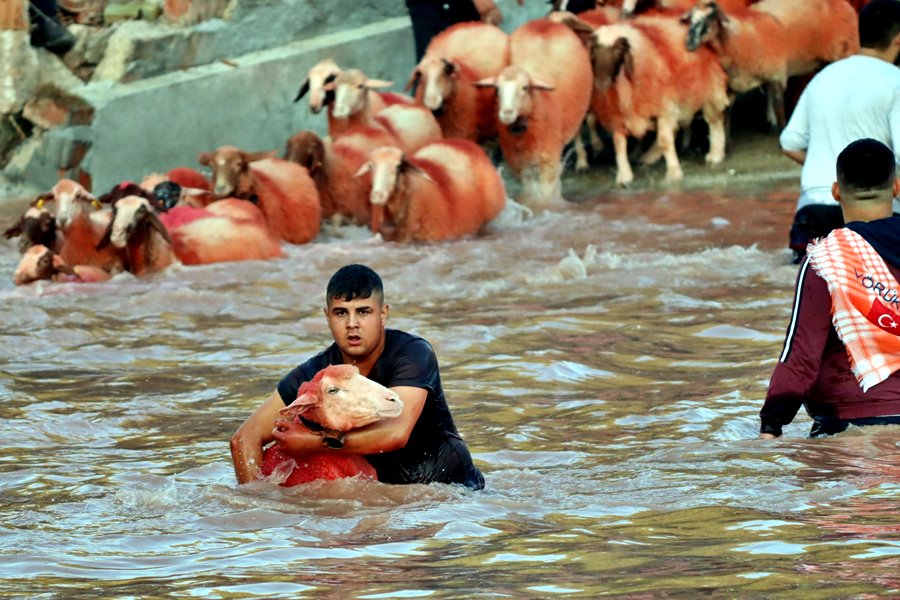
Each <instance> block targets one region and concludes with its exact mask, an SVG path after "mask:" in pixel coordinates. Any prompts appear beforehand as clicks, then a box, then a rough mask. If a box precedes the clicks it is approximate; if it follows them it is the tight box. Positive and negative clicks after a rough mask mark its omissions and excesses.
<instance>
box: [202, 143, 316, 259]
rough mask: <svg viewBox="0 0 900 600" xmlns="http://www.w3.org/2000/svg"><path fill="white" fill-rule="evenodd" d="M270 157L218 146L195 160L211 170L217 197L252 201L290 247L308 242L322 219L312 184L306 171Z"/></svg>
mask: <svg viewBox="0 0 900 600" xmlns="http://www.w3.org/2000/svg"><path fill="white" fill-rule="evenodd" d="M271 155H272V153H271V152H256V153H251V152H244V151H243V150H240V149H239V148H236V147H234V146H222V147H220V148H219V149H217V150H216V151H215V152H212V153H209V152H201V153H200V155H199V156H198V157H197V160H198V161H199V162H200V164H203V165H207V166H209V167H210V168H211V169H212V184H213V185H212V188H213V189H212V191H213V194H215V196H216V197H217V198H219V199H224V198H231V197H234V198H240V199H243V200H254V201H255V202H257V204H258V205H259V208H260V209H261V210H262V212H263V214H265V216H266V221H267V222H268V224H269V228H270V229H271V230H272V231H273V232H274V233H275V235H277V236H278V237H279V238H281V239H283V240H284V241H286V242H289V243H291V244H305V243H307V242H310V241H312V240H313V239H315V237H316V236H317V235H319V227H320V226H321V218H322V207H321V205H320V203H319V192H318V190H316V184H315V183H314V182H313V180H312V178H311V177H310V176H309V172H308V171H307V170H306V168H304V167H302V166H300V165H298V164H297V163H294V162H291V161H287V160H282V159H280V158H272V157H271Z"/></svg>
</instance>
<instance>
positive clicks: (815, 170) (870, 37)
mask: <svg viewBox="0 0 900 600" xmlns="http://www.w3.org/2000/svg"><path fill="white" fill-rule="evenodd" d="M859 42H860V46H861V48H860V50H859V53H857V54H855V55H854V56H850V57H848V58H845V59H843V60H839V61H837V62H835V63H832V64H830V65H828V66H827V67H825V68H824V69H822V71H821V72H820V73H818V74H817V75H816V76H815V77H813V79H812V80H811V81H810V82H809V85H807V87H806V89H804V90H803V93H802V94H801V95H800V99H799V100H798V102H797V106H796V107H795V108H794V112H793V113H792V114H791V118H790V120H789V121H788V124H787V126H786V127H785V128H784V131H782V132H781V137H780V142H781V149H782V151H783V152H784V154H785V155H786V156H787V157H788V158H790V159H792V160H793V161H795V162H797V163H799V164H801V165H803V170H802V172H801V174H800V189H801V193H800V198H799V200H798V201H797V211H796V214H795V215H794V222H793V225H792V226H791V231H790V241H789V246H790V248H791V249H792V250H793V251H794V262H795V264H799V263H800V261H801V260H802V258H803V255H804V254H805V253H806V245H807V244H808V243H809V242H810V241H811V240H813V239H815V238H817V237H821V236H825V235H828V233H829V232H830V231H831V230H832V229H834V228H835V227H841V226H842V225H843V224H844V221H843V218H842V213H841V207H840V206H838V204H837V203H836V202H835V201H834V200H833V199H832V197H831V184H832V182H834V161H835V159H836V158H837V155H838V153H839V152H840V151H841V150H842V149H843V148H844V147H845V146H846V145H847V144H849V143H850V142H852V141H853V140H857V139H861V138H873V139H876V140H878V141H880V142H882V143H884V144H885V145H886V146H888V147H889V148H891V149H893V150H894V153H895V154H896V153H897V152H898V150H900V69H898V68H897V67H896V66H895V65H894V62H895V61H896V60H897V58H898V56H900V2H898V1H897V0H872V2H870V3H868V4H867V5H866V6H865V7H864V8H863V9H862V11H861V12H860V15H859Z"/></svg>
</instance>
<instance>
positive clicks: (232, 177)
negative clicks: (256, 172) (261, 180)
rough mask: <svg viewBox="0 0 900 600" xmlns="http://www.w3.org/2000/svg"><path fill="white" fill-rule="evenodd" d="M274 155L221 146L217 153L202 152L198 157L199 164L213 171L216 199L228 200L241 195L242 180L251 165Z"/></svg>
mask: <svg viewBox="0 0 900 600" xmlns="http://www.w3.org/2000/svg"><path fill="white" fill-rule="evenodd" d="M273 154H274V153H273V152H244V151H243V150H241V149H240V148H237V147H235V146H221V147H220V148H219V149H217V150H216V151H215V152H201V153H200V154H198V155H197V162H199V163H200V164H201V165H205V166H208V167H209V168H210V169H212V184H213V190H212V191H213V194H215V196H216V198H228V197H229V196H234V195H237V194H238V193H239V191H240V187H241V186H240V184H241V178H242V177H244V176H245V175H246V174H247V169H248V167H249V166H250V163H252V162H254V161H257V160H262V159H264V158H269V157H271V156H272V155H273Z"/></svg>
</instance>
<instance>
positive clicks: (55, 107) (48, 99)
mask: <svg viewBox="0 0 900 600" xmlns="http://www.w3.org/2000/svg"><path fill="white" fill-rule="evenodd" d="M23 116H24V117H25V118H26V119H28V120H29V121H31V122H32V123H34V124H35V125H37V126H38V127H43V128H44V129H53V128H54V127H60V126H65V125H89V124H90V122H91V119H93V116H94V109H93V107H91V106H90V105H89V104H87V103H86V102H85V101H84V100H82V99H80V98H78V97H77V96H73V95H71V94H67V93H65V92H63V91H61V90H58V89H55V88H53V87H44V88H41V89H40V90H38V92H37V93H36V94H35V96H34V97H32V98H31V99H29V100H28V102H26V103H25V107H24V108H23Z"/></svg>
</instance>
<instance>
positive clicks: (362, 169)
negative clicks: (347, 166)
mask: <svg viewBox="0 0 900 600" xmlns="http://www.w3.org/2000/svg"><path fill="white" fill-rule="evenodd" d="M371 170H372V161H371V160H370V161H369V162H367V163H366V164H364V165H363V166H361V167H360V168H359V170H358V171H357V172H356V173H354V174H353V176H354V177H362V176H363V175H365V174H366V173H368V172H369V171H371Z"/></svg>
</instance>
